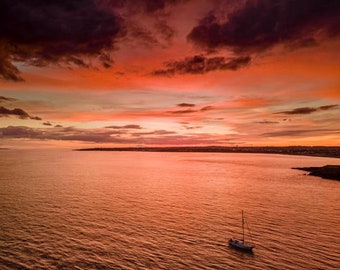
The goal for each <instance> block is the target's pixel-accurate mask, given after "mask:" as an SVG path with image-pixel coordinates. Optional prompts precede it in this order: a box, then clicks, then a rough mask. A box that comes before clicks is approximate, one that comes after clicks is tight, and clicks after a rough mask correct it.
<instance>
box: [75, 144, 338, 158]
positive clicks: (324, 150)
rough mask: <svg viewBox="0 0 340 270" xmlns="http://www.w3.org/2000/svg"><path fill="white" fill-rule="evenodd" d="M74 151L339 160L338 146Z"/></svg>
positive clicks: (90, 149)
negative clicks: (300, 157)
mask: <svg viewBox="0 0 340 270" xmlns="http://www.w3.org/2000/svg"><path fill="white" fill-rule="evenodd" d="M76 151H141V152H212V153H266V154H283V155H302V156H318V157H332V158H340V147H339V146H310V147H307V146H287V147H271V146H268V147H243V146H240V147H223V146H199V147H116V148H84V149H76Z"/></svg>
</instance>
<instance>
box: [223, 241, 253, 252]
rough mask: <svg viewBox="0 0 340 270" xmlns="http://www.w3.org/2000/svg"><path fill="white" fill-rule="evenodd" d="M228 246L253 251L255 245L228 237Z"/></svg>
mask: <svg viewBox="0 0 340 270" xmlns="http://www.w3.org/2000/svg"><path fill="white" fill-rule="evenodd" d="M229 246H231V247H233V248H236V249H238V250H241V251H244V252H253V248H254V247H255V246H254V245H252V244H247V243H244V242H242V241H240V240H237V239H230V240H229Z"/></svg>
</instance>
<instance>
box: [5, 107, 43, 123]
mask: <svg viewBox="0 0 340 270" xmlns="http://www.w3.org/2000/svg"><path fill="white" fill-rule="evenodd" d="M12 115H13V116H17V117H19V118H20V119H32V120H42V119H41V118H40V117H38V116H31V115H29V114H28V113H27V112H25V111H24V110H22V109H19V108H15V109H12V110H11V109H7V108H5V107H3V106H1V107H0V117H7V116H12Z"/></svg>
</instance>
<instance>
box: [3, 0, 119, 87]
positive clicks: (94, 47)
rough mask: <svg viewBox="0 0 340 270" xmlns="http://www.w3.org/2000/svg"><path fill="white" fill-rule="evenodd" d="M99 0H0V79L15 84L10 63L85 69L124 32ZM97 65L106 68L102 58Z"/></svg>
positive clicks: (14, 71)
mask: <svg viewBox="0 0 340 270" xmlns="http://www.w3.org/2000/svg"><path fill="white" fill-rule="evenodd" d="M108 3H109V2H108V1H105V0H78V1H44V0H35V1H11V0H2V1H0V40H1V41H0V76H1V77H2V78H4V79H7V80H14V81H18V80H21V77H20V74H19V70H18V69H17V68H16V67H15V66H14V65H13V61H22V62H25V63H27V64H30V65H35V66H45V65H48V64H51V63H53V64H60V63H63V64H66V65H71V66H72V65H77V66H83V67H88V66H89V64H88V63H86V61H85V60H84V57H85V58H86V57H99V60H101V61H102V58H101V57H100V56H102V55H103V54H105V53H106V51H108V50H111V49H112V48H113V46H114V43H115V41H116V39H117V38H118V37H119V36H121V35H123V34H124V31H125V29H124V26H123V21H122V18H121V17H120V16H119V15H118V14H117V13H115V12H114V11H113V9H112V8H109V7H107V4H108ZM103 64H105V65H108V59H107V58H106V59H105V61H104V62H103Z"/></svg>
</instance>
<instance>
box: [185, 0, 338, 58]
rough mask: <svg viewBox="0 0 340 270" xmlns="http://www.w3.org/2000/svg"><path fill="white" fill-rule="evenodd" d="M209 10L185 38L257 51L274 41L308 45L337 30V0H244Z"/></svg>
mask: <svg viewBox="0 0 340 270" xmlns="http://www.w3.org/2000/svg"><path fill="white" fill-rule="evenodd" d="M219 13H221V11H220V10H219V11H217V10H216V11H212V12H210V13H209V14H208V15H207V16H206V17H204V18H203V19H201V21H200V22H199V24H198V25H197V26H196V27H194V28H193V29H192V31H191V32H190V33H189V35H188V39H189V40H190V41H192V42H193V43H195V44H197V45H199V46H202V47H204V48H206V49H209V50H211V49H216V48H220V47H230V48H232V49H233V50H234V51H235V52H237V53H240V52H247V53H249V52H260V51H263V50H265V49H267V48H270V47H272V46H274V45H277V44H285V45H292V46H293V47H299V46H300V47H301V46H310V45H314V44H316V43H317V41H318V40H322V39H325V38H333V37H335V36H338V35H339V33H340V16H339V14H340V1H338V0H327V1H325V0H299V1H294V0H275V1H273V0H261V1H259V0H248V1H246V2H245V4H244V6H243V7H241V8H239V9H237V10H234V11H232V12H231V13H230V14H227V12H225V14H223V15H224V17H225V16H226V15H227V19H223V18H222V17H221V16H219V15H218V14H219Z"/></svg>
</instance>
